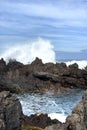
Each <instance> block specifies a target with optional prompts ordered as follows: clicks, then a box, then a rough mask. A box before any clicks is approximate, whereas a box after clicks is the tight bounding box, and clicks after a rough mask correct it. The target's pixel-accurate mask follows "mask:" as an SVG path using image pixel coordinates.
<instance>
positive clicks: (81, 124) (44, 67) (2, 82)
mask: <svg viewBox="0 0 87 130" xmlns="http://www.w3.org/2000/svg"><path fill="white" fill-rule="evenodd" d="M73 87H76V88H82V89H87V71H86V70H81V69H79V68H78V65H77V64H73V65H70V66H68V67H67V66H66V64H65V63H56V64H53V63H46V64H43V63H42V61H41V60H40V59H38V58H36V59H35V61H33V62H32V63H31V64H27V65H24V64H22V63H20V62H17V61H16V60H10V61H9V63H8V64H6V62H5V61H4V60H3V59H1V60H0V130H31V129H32V130H42V129H44V130H87V91H86V92H85V93H84V96H83V98H82V101H81V102H80V103H79V104H78V105H77V106H76V107H75V108H74V110H73V111H72V115H71V116H68V117H67V119H66V122H65V123H61V122H60V121H58V120H51V119H50V117H48V115H47V114H43V113H39V114H35V115H31V116H30V117H28V116H25V115H24V114H23V112H22V107H21V104H20V102H19V100H18V99H16V98H15V97H14V96H13V95H12V94H11V93H26V92H27V93H30V92H31V93H32V92H41V93H45V92H48V91H51V92H54V93H57V94H60V93H62V92H66V91H69V90H70V89H72V88H73Z"/></svg>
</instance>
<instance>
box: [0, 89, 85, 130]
mask: <svg viewBox="0 0 87 130" xmlns="http://www.w3.org/2000/svg"><path fill="white" fill-rule="evenodd" d="M31 129H32V130H87V91H85V93H84V95H83V98H82V101H81V102H80V103H79V104H78V105H77V106H76V107H75V108H74V109H73V111H72V114H71V116H68V117H67V118H66V122H65V123H61V122H60V121H58V120H51V119H50V118H49V117H48V115H47V114H43V113H40V114H35V115H31V116H30V117H28V116H25V115H23V113H22V107H21V104H20V102H19V100H18V99H16V98H15V97H14V96H13V95H12V94H11V93H10V92H8V91H2V92H0V130H31Z"/></svg>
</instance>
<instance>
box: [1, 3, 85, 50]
mask: <svg viewBox="0 0 87 130" xmlns="http://www.w3.org/2000/svg"><path fill="white" fill-rule="evenodd" d="M38 37H41V38H43V39H48V40H50V41H51V43H52V44H53V45H54V49H55V50H57V51H67V52H71V51H72V52H79V51H81V50H84V49H87V0H0V48H1V49H0V50H1V52H2V51H3V50H4V49H5V48H7V47H10V45H15V44H20V45H21V44H24V43H26V42H27V41H32V40H35V39H37V38H38Z"/></svg>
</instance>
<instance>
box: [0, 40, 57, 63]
mask: <svg viewBox="0 0 87 130" xmlns="http://www.w3.org/2000/svg"><path fill="white" fill-rule="evenodd" d="M2 57H3V58H4V59H5V60H6V61H8V60H9V59H10V58H11V59H16V60H17V61H20V62H22V63H24V64H27V63H30V62H32V61H33V60H35V58H36V57H38V58H40V59H42V61H43V63H47V62H53V63H55V51H54V47H53V45H52V44H51V42H50V41H49V40H46V39H42V38H38V39H37V40H36V41H33V42H28V43H24V44H18V45H16V46H13V47H10V48H9V49H7V50H6V51H5V52H4V53H3V54H2V55H0V58H2Z"/></svg>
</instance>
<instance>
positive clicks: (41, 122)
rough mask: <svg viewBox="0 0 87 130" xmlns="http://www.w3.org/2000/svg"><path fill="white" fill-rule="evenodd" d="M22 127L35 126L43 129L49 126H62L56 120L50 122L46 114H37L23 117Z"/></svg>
mask: <svg viewBox="0 0 87 130" xmlns="http://www.w3.org/2000/svg"><path fill="white" fill-rule="evenodd" d="M22 119H23V124H22V125H23V126H36V127H40V128H45V127H46V126H50V125H53V124H62V123H61V122H59V121H58V120H56V119H54V120H51V118H50V117H48V115H47V114H43V113H39V114H35V115H31V116H29V117H28V116H25V115H23V117H22Z"/></svg>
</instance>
